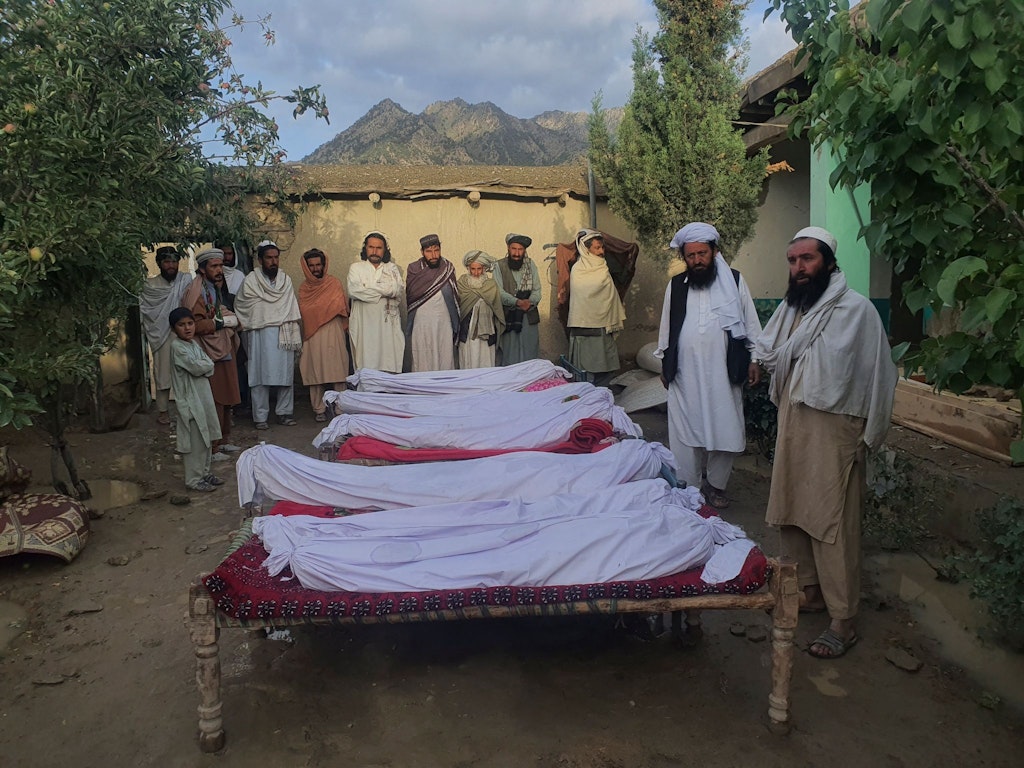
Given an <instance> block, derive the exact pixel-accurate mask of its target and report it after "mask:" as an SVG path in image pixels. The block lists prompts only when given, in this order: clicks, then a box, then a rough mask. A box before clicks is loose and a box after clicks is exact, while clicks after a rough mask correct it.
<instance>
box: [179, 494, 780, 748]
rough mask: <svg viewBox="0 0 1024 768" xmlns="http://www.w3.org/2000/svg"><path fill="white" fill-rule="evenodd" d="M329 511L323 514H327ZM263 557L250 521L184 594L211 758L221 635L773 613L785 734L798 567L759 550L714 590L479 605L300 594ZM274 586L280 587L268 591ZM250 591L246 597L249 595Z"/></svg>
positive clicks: (622, 592) (559, 596)
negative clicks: (526, 619) (272, 573)
mask: <svg viewBox="0 0 1024 768" xmlns="http://www.w3.org/2000/svg"><path fill="white" fill-rule="evenodd" d="M325 510H326V508H325V509H324V510H322V511H321V514H325ZM265 556H266V551H265V550H264V549H263V547H262V545H261V543H260V542H259V540H258V538H256V537H254V536H253V535H252V521H251V519H250V520H246V521H245V522H244V523H243V525H242V527H241V529H240V530H239V531H238V533H237V534H236V535H235V536H234V537H233V538H232V541H231V546H230V549H229V550H228V554H227V557H226V558H225V560H224V562H222V563H221V565H220V566H219V567H218V568H217V569H216V570H215V571H214V572H213V573H211V574H202V575H199V576H197V577H196V579H195V580H194V581H193V583H192V585H191V586H190V588H189V601H188V605H189V608H188V614H187V616H186V617H185V623H186V626H187V629H188V632H189V635H190V637H191V640H192V643H193V645H194V650H195V655H196V683H197V686H198V689H199V697H200V704H199V708H198V713H199V746H200V749H201V750H202V751H203V752H216V751H218V750H220V749H221V748H223V746H224V743H225V732H224V727H223V717H222V707H223V704H222V701H221V697H220V660H219V645H218V640H219V635H220V630H221V629H222V628H246V629H259V628H282V627H290V626H302V625H314V626H323V625H345V624H349V625H350V624H376V623H396V622H423V621H454V620H464V619H489V618H506V617H522V616H576V615H584V614H623V613H647V614H654V613H668V612H672V613H674V612H679V611H699V610H709V609H749V610H766V609H770V610H771V611H772V669H771V692H770V693H769V696H768V718H769V725H770V727H771V728H772V730H773V731H776V732H786V731H788V728H789V687H790V679H791V677H792V664H793V634H794V631H795V629H796V625H797V618H798V611H799V599H800V591H799V589H798V586H797V580H796V565H795V564H794V563H792V562H787V561H784V560H775V559H766V558H765V557H764V555H763V554H761V553H760V551H758V550H756V549H755V550H753V551H752V552H751V557H748V564H745V565H744V569H745V570H744V573H742V574H741V576H740V577H737V579H734V580H732V581H730V582H727V583H726V584H724V585H715V586H714V587H712V586H710V585H703V582H700V579H699V570H696V571H689V572H686V573H684V574H676V575H675V576H670V577H664V578H662V579H652V580H647V581H646V582H616V583H614V584H610V585H568V586H559V587H550V588H543V587H542V588H521V589H517V588H516V587H514V586H509V587H497V588H490V589H488V590H476V592H479V593H486V594H481V595H478V596H476V597H474V595H472V594H463V595H460V596H459V597H457V598H455V599H453V594H455V593H472V592H474V590H446V591H444V592H428V593H402V594H401V595H379V594H367V593H343V592H315V591H313V590H306V589H303V588H302V587H301V586H299V585H296V584H295V583H294V582H295V580H294V579H290V580H289V579H288V578H287V576H288V574H282V577H284V578H281V577H278V578H277V579H272V578H271V577H269V575H266V571H265V570H264V569H261V568H259V563H261V562H262V557H265ZM748 565H749V566H750V567H748ZM261 571H262V574H261V573H260V572H261ZM241 573H246V574H249V577H250V578H251V579H255V580H256V582H258V583H255V582H251V583H244V581H243V582H240V581H239V579H238V575H239V574H241ZM765 580H767V584H768V590H767V591H759V592H753V593H750V592H752V591H753V590H756V589H758V588H759V587H760V586H762V585H763V584H764V581H765ZM275 581H276V582H277V584H276V585H275V584H273V582H275ZM702 585H703V586H702ZM246 589H249V590H250V592H249V593H246V592H245V590H246ZM267 590H276V592H272V591H271V592H268V591H267ZM545 590H548V591H545ZM246 594H259V595H261V596H262V600H260V599H251V598H250V599H248V603H249V604H248V605H244V603H245V602H246V600H247V598H246V597H245V595H246ZM271 603H273V605H271ZM331 606H333V608H332V607H331Z"/></svg>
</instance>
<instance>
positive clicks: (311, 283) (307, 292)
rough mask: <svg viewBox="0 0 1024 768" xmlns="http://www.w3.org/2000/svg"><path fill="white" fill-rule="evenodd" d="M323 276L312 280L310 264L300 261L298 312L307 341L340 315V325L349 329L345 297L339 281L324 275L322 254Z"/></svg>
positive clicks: (304, 337) (325, 270)
mask: <svg viewBox="0 0 1024 768" xmlns="http://www.w3.org/2000/svg"><path fill="white" fill-rule="evenodd" d="M323 259H324V276H323V277H313V273H312V272H310V271H309V265H308V264H307V263H306V260H305V259H303V258H300V259H299V263H300V264H301V265H302V274H303V275H305V276H306V279H305V281H304V282H303V283H302V285H300V286H299V312H300V313H301V314H302V340H303V341H307V340H309V339H310V338H311V337H312V336H313V334H314V333H316V332H317V331H319V330H320V329H321V328H322V327H323V326H325V325H327V323H329V322H331V320H333V319H334V318H336V317H338V316H339V315H340V316H341V317H343V318H345V319H344V320H343V321H342V325H343V326H344V327H345V330H348V296H346V295H345V288H344V286H342V284H341V281H340V280H339V279H338V278H336V277H334V275H329V274H327V264H328V262H327V254H324V257H323Z"/></svg>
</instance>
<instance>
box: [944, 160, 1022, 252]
mask: <svg viewBox="0 0 1024 768" xmlns="http://www.w3.org/2000/svg"><path fill="white" fill-rule="evenodd" d="M946 152H947V154H949V155H950V157H952V158H953V159H954V160H956V163H957V165H959V166H960V169H961V170H962V171H963V172H964V173H966V174H967V176H968V177H969V178H970V180H971V181H972V182H974V186H976V187H977V188H978V189H980V190H981V192H982V194H983V195H985V196H986V197H987V198H988V199H989V203H990V204H991V205H994V206H995V207H996V208H998V209H999V210H1000V211H1002V212H1003V216H1004V217H1006V219H1007V220H1008V221H1009V222H1010V223H1011V224H1013V226H1014V227H1016V228H1017V231H1019V232H1020V233H1021V234H1022V235H1024V218H1021V216H1020V214H1019V213H1017V212H1016V211H1014V210H1013V209H1011V208H1010V206H1009V205H1007V204H1006V201H1005V200H1003V199H1002V198H1001V197H1000V196H999V193H998V192H996V190H995V189H994V188H993V187H992V185H991V184H989V183H988V181H986V180H985V179H984V178H983V177H982V176H981V174H979V173H978V172H977V171H976V170H975V169H974V166H973V165H971V161H970V160H968V159H967V158H966V157H964V155H963V153H962V152H961V151H960V150H959V149H958V148H957V147H956V146H954V145H953V144H947V145H946Z"/></svg>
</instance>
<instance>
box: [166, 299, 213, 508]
mask: <svg viewBox="0 0 1024 768" xmlns="http://www.w3.org/2000/svg"><path fill="white" fill-rule="evenodd" d="M168 321H169V322H170V324H171V328H172V329H173V331H174V335H175V337H176V338H173V339H171V386H172V387H173V388H174V397H175V406H176V408H175V411H176V418H177V420H178V442H177V450H178V453H180V454H181V456H182V461H183V463H184V464H185V487H186V488H188V489H189V490H192V491H213V490H215V489H216V488H217V486H219V485H223V484H224V481H223V480H221V479H220V478H219V477H217V476H216V475H213V474H211V473H210V456H211V447H212V446H213V441H214V440H218V439H220V421H219V420H218V418H217V406H216V405H215V404H214V402H213V391H212V390H211V389H210V381H209V379H210V377H211V376H213V360H211V359H210V358H209V356H208V355H207V354H206V353H205V352H204V351H203V349H202V347H200V346H199V344H197V343H196V341H195V335H196V320H195V317H194V316H193V314H192V311H191V310H189V309H186V308H185V307H178V308H177V309H175V310H173V311H171V313H170V316H169V318H168Z"/></svg>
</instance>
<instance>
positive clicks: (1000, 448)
mask: <svg viewBox="0 0 1024 768" xmlns="http://www.w3.org/2000/svg"><path fill="white" fill-rule="evenodd" d="M892 420H893V421H894V422H895V423H897V424H899V425H900V426H904V427H909V428H910V429H913V430H914V431H915V432H921V433H922V434H925V435H928V436H929V437H934V438H936V439H938V440H942V441H943V442H945V443H949V444H950V445H955V446H956V447H957V448H962V449H963V450H965V451H969V452H971V453H974V454H977V455H979V456H984V457H985V458H987V459H993V460H994V461H1000V462H1004V463H1006V464H1011V465H1012V464H1013V461H1012V459H1011V458H1010V443H1012V442H1013V441H1014V440H1019V439H1020V437H1021V432H1020V423H1021V421H1020V413H1018V412H1015V411H1014V409H1013V408H1012V407H1011V406H1010V405H1008V404H1005V403H999V402H996V401H994V400H993V401H989V400H982V399H979V398H969V397H962V396H958V395H952V394H949V393H947V392H935V391H933V390H932V388H931V387H930V386H929V385H927V384H922V383H920V382H917V381H912V380H909V379H900V381H899V383H898V384H897V385H896V399H895V402H894V403H893V414H892Z"/></svg>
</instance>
